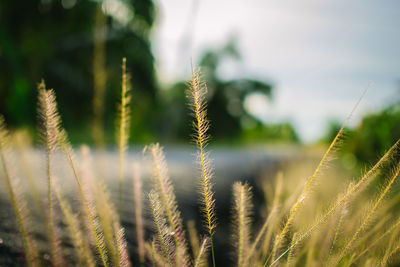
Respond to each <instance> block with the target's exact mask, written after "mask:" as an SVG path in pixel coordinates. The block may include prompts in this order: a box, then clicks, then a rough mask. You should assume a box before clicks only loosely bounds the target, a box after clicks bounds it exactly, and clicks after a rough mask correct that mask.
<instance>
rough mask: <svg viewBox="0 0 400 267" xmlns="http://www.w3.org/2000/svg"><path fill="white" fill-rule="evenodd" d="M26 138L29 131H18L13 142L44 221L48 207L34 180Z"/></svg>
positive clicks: (36, 206) (34, 200) (30, 190)
mask: <svg viewBox="0 0 400 267" xmlns="http://www.w3.org/2000/svg"><path fill="white" fill-rule="evenodd" d="M26 139H29V136H28V133H27V132H25V131H17V132H16V133H14V134H13V144H14V146H15V148H16V151H17V153H18V160H19V161H20V162H21V164H20V166H21V167H22V172H23V175H24V176H25V177H26V180H27V182H28V187H29V192H30V193H31V195H32V200H33V203H34V205H35V209H36V211H38V212H39V215H40V217H41V219H42V221H43V222H45V221H46V212H45V210H46V208H45V206H44V203H43V201H42V198H41V196H40V193H39V190H38V188H37V185H36V183H35V181H34V177H33V174H32V170H31V168H30V166H29V160H28V159H27V155H26V153H25V149H26V148H27V146H28V144H27V142H26V141H25V140H26Z"/></svg>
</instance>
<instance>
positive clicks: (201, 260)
mask: <svg viewBox="0 0 400 267" xmlns="http://www.w3.org/2000/svg"><path fill="white" fill-rule="evenodd" d="M209 248H210V239H208V238H207V237H206V238H204V239H203V242H201V247H200V249H199V253H198V254H197V257H196V260H195V262H194V267H200V266H206V265H207V252H208V249H209Z"/></svg>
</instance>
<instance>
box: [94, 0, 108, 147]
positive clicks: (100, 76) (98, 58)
mask: <svg viewBox="0 0 400 267" xmlns="http://www.w3.org/2000/svg"><path fill="white" fill-rule="evenodd" d="M94 24H95V29H94V32H93V44H94V47H93V48H94V50H93V125H92V134H93V139H94V142H95V144H96V145H97V146H98V147H103V146H104V129H103V127H104V125H103V114H104V95H105V89H106V81H107V72H106V68H105V57H106V52H105V43H104V40H105V38H106V16H105V15H104V13H103V11H102V9H101V3H100V2H99V3H98V4H97V7H96V14H95V22H94Z"/></svg>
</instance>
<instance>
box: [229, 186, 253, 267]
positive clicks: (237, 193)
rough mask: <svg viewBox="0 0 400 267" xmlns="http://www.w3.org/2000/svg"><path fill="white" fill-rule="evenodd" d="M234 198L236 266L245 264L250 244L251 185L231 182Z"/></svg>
mask: <svg viewBox="0 0 400 267" xmlns="http://www.w3.org/2000/svg"><path fill="white" fill-rule="evenodd" d="M233 198H234V210H233V215H234V244H235V246H236V247H237V266H239V267H241V266H245V265H246V262H245V261H244V259H245V255H246V254H247V253H248V249H249V246H250V232H251V229H250V228H251V218H250V216H251V212H252V209H253V205H252V203H251V187H250V186H249V185H248V184H247V183H246V184H242V183H240V182H235V183H234V184H233Z"/></svg>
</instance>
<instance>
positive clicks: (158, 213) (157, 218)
mask: <svg viewBox="0 0 400 267" xmlns="http://www.w3.org/2000/svg"><path fill="white" fill-rule="evenodd" d="M148 198H149V201H150V208H151V212H152V215H153V221H154V225H155V229H156V233H157V238H156V240H157V241H158V242H157V243H158V247H159V248H160V249H159V250H160V253H161V254H162V255H163V258H164V260H163V261H165V262H168V265H169V266H173V262H174V260H173V254H174V253H173V249H174V247H173V245H171V244H172V243H173V242H174V241H173V239H172V238H171V232H170V230H169V228H168V225H167V222H166V219H165V211H164V210H163V206H162V204H161V202H160V197H159V195H158V193H157V192H156V191H154V190H152V191H150V193H149V194H148ZM155 253H156V252H155ZM157 254H158V253H157Z"/></svg>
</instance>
